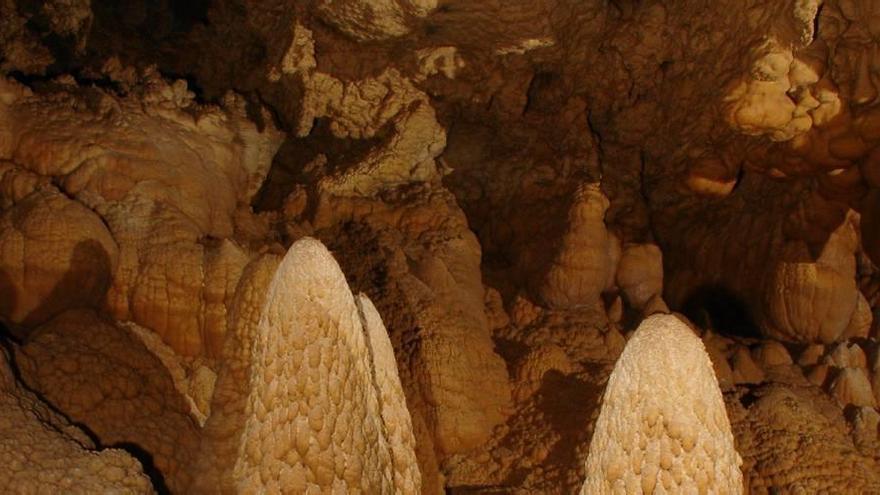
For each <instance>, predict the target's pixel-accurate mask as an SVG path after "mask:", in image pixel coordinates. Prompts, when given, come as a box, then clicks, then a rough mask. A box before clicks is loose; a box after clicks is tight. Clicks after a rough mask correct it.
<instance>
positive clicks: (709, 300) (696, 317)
mask: <svg viewBox="0 0 880 495" xmlns="http://www.w3.org/2000/svg"><path fill="white" fill-rule="evenodd" d="M680 311H681V312H682V314H684V315H685V316H687V317H688V318H689V319H690V320H691V321H692V322H694V324H695V325H697V326H699V327H700V328H709V329H712V330H713V331H715V332H718V333H720V334H722V335H727V336H732V337H744V338H759V337H760V336H761V332H760V330H759V328H758V325H757V324H756V323H755V321H754V318H753V317H752V314H751V312H750V311H749V308H748V306H747V305H746V303H745V301H743V300H742V298H741V297H739V296H738V295H736V294H735V293H734V292H733V291H731V290H730V289H728V288H726V287H723V286H720V285H704V286H701V287H698V288H697V289H695V290H694V291H693V292H691V294H690V295H689V296H688V298H687V299H686V300H685V302H684V304H682V306H681V308H680Z"/></svg>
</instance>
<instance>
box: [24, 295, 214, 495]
mask: <svg viewBox="0 0 880 495" xmlns="http://www.w3.org/2000/svg"><path fill="white" fill-rule="evenodd" d="M17 362H18V364H19V368H20V370H21V376H22V379H23V381H24V382H25V383H26V384H27V386H28V387H30V389H31V390H34V391H36V392H38V393H39V394H40V396H41V397H43V398H44V399H45V400H47V401H49V403H51V404H52V405H53V406H55V407H57V408H58V409H60V410H62V411H64V413H65V414H66V416H67V417H68V418H69V419H70V421H72V422H74V423H76V424H81V425H86V426H87V427H88V429H89V431H90V432H91V433H92V434H93V435H94V437H95V438H96V439H97V440H98V441H99V442H100V443H101V445H123V446H124V445H137V446H138V447H139V448H140V449H143V450H144V451H146V452H150V453H151V455H152V462H153V464H154V466H155V469H158V470H159V472H161V473H162V475H163V477H164V480H165V483H166V485H167V487H168V489H171V490H173V491H175V492H182V491H184V489H185V487H186V486H188V485H189V482H190V479H191V473H190V472H189V470H188V469H187V467H188V466H187V464H188V462H189V456H190V455H191V453H192V452H193V450H194V448H195V446H196V444H197V442H198V435H199V428H198V426H197V418H196V414H197V411H198V410H197V409H196V408H195V407H194V406H195V403H194V401H193V399H192V397H191V396H190V395H189V390H185V389H184V390H181V389H180V387H177V386H176V384H175V380H174V378H173V377H172V376H171V371H170V369H169V368H170V367H169V366H166V365H165V364H164V363H163V362H162V361H160V360H159V359H158V358H157V357H156V356H155V355H154V354H153V353H152V352H151V350H150V349H148V348H147V347H146V346H145V345H144V344H143V343H142V342H141V340H140V338H139V337H138V336H137V334H135V333H134V332H132V331H130V330H127V329H125V328H123V327H121V326H119V325H115V324H114V323H113V322H112V321H108V320H106V319H104V318H101V317H99V316H97V315H96V314H94V313H93V312H91V311H88V310H72V311H69V312H66V313H63V314H61V315H59V316H58V317H56V318H54V319H53V320H51V321H50V322H48V323H47V324H45V325H43V326H41V327H40V328H38V329H37V330H35V331H34V334H33V337H32V339H31V340H29V342H28V343H27V345H25V346H23V347H22V348H21V352H20V353H19V354H18V356H17ZM192 409H196V410H195V411H193V410H192Z"/></svg>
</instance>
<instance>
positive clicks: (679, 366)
mask: <svg viewBox="0 0 880 495" xmlns="http://www.w3.org/2000/svg"><path fill="white" fill-rule="evenodd" d="M658 370H663V372H662V373H658V372H657V371H658ZM741 464H742V460H741V458H740V455H739V454H738V453H737V451H736V449H735V448H734V443H733V435H732V434H731V430H730V423H729V422H728V419H727V413H726V411H725V409H724V401H723V400H722V398H721V391H720V390H719V388H718V382H717V381H716V379H715V375H714V373H713V370H712V363H711V362H710V360H709V356H708V355H707V354H706V351H705V349H704V347H703V344H702V343H701V342H700V339H699V338H698V337H697V336H696V335H694V334H693V332H692V331H691V329H690V328H689V327H688V326H687V325H685V324H684V323H683V322H682V321H680V320H679V319H678V318H677V317H675V316H673V315H660V316H652V317H649V318H647V319H646V320H645V321H644V322H642V324H641V325H639V328H638V330H636V333H635V334H634V335H633V337H632V338H631V339H630V341H629V342H628V343H627V345H626V348H624V350H623V354H621V356H620V360H619V361H618V362H617V364H616V365H615V367H614V371H613V372H612V373H611V378H610V379H609V380H608V388H607V389H606V390H605V396H604V397H603V400H602V412H601V413H600V414H599V419H598V420H597V421H596V433H595V434H594V435H593V440H592V442H591V444H590V456H589V457H588V459H587V465H586V470H587V479H586V481H585V482H584V486H583V489H582V490H581V493H582V494H588V493H621V492H625V493H655V492H657V493H678V492H682V493H690V492H693V493H698V492H702V493H743V488H742V473H741V472H740V465H741Z"/></svg>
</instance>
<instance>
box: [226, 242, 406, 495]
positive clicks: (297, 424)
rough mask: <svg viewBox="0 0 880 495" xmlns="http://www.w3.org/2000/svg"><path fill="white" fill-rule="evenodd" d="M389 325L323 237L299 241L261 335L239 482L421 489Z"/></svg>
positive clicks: (261, 487) (274, 488)
mask: <svg viewBox="0 0 880 495" xmlns="http://www.w3.org/2000/svg"><path fill="white" fill-rule="evenodd" d="M362 315H363V316H362ZM364 323H366V324H367V325H368V327H367V328H366V329H365V328H364ZM382 330H383V328H382V327H381V320H379V319H378V318H377V317H376V315H375V312H374V311H372V307H371V305H370V306H368V305H366V304H361V305H360V307H359V306H358V304H357V303H356V302H355V299H354V296H352V294H351V291H350V290H349V288H348V284H346V282H345V276H344V275H343V274H342V271H341V270H340V269H339V265H337V264H336V261H335V260H334V259H333V257H332V256H331V255H330V253H329V252H328V251H327V249H326V248H325V247H324V246H323V245H322V244H321V243H320V242H318V241H316V240H314V239H302V240H300V241H297V242H296V243H294V244H293V246H292V247H291V248H290V250H289V251H288V253H287V255H285V257H284V259H283V260H282V261H281V264H280V265H279V267H278V271H277V272H276V273H275V276H274V278H273V280H272V282H271V284H270V285H269V288H268V293H267V295H266V303H265V306H264V309H263V314H262V317H261V319H260V323H259V326H258V329H257V335H255V345H254V356H253V357H254V360H255V363H254V366H253V368H252V371H251V377H250V381H251V392H250V395H249V397H248V403H247V416H248V419H247V423H246V425H245V429H244V432H243V439H242V440H243V442H242V447H241V451H240V456H241V457H240V458H239V460H238V462H237V463H236V465H235V470H236V475H235V478H236V483H237V485H238V487H239V488H238V489H239V490H241V491H243V492H245V493H250V492H261V491H268V492H284V493H308V492H310V491H314V490H323V491H335V492H341V493H345V492H362V493H391V492H393V491H394V490H395V489H396V487H400V488H401V489H403V488H408V489H410V490H413V491H418V487H419V475H418V471H416V470H414V469H413V467H414V466H413V462H414V460H415V454H414V453H413V451H412V448H413V440H412V432H411V430H409V431H408V430H407V428H408V426H409V420H408V413H407V412H406V403H405V402H403V395H402V394H401V393H400V385H399V380H398V379H397V378H396V372H395V371H396V370H394V369H388V365H389V364H391V365H393V362H392V363H389V362H388V352H389V351H388V349H387V342H383V340H382V336H381V335H373V334H375V333H377V332H381V331H382ZM385 338H386V339H387V337H385ZM377 364H379V365H384V369H381V370H377V369H376V365H377Z"/></svg>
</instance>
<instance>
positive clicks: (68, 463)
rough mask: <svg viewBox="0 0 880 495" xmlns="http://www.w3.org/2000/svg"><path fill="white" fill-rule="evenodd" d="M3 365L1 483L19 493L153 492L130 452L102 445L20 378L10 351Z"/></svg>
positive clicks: (0, 379) (0, 368)
mask: <svg viewBox="0 0 880 495" xmlns="http://www.w3.org/2000/svg"><path fill="white" fill-rule="evenodd" d="M0 354H2V360H3V362H2V366H0V388H2V391H0V432H2V436H0V460H2V462H3V469H0V484H2V485H3V486H4V487H5V488H4V489H6V490H11V491H12V492H15V493H59V492H65V493H96V492H101V493H108V492H113V493H125V494H146V493H154V491H153V487H152V486H151V484H150V480H149V478H147V476H145V475H144V473H143V471H142V467H141V464H140V463H139V462H138V461H137V460H135V459H134V458H133V457H131V456H130V455H129V454H128V453H127V452H125V451H122V450H117V449H104V450H97V449H95V448H94V445H92V444H91V442H90V441H89V439H88V437H87V436H86V435H85V434H84V433H83V432H82V431H80V430H79V429H78V428H77V427H75V426H73V425H71V424H70V423H68V422H67V421H65V420H64V419H63V418H62V417H61V416H59V415H58V414H57V413H56V412H55V411H54V410H52V409H51V408H50V407H48V406H47V405H46V404H45V403H43V402H42V401H40V400H39V399H37V398H36V397H35V396H34V395H33V394H32V393H31V392H30V391H28V390H26V389H24V388H22V387H21V386H20V385H18V384H17V383H16V381H15V377H14V375H13V372H12V369H11V368H10V366H9V359H10V357H9V355H8V354H7V353H6V350H5V349H4V350H3V351H0Z"/></svg>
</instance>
